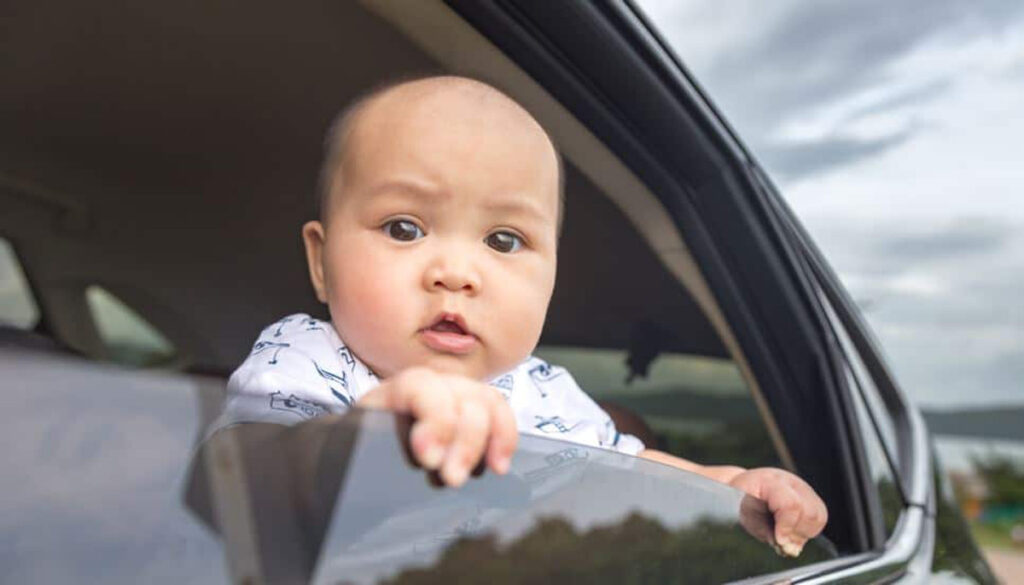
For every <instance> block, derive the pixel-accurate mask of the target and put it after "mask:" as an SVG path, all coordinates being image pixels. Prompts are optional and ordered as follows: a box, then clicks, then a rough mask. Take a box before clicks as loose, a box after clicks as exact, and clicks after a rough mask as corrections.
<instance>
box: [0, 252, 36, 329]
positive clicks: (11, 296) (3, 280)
mask: <svg viewBox="0 0 1024 585" xmlns="http://www.w3.org/2000/svg"><path fill="white" fill-rule="evenodd" d="M38 321H39V308H38V307H37V306H36V302H35V299H33V298H32V291H31V290H30V289H29V288H28V281H27V280H26V279H25V273H24V272H22V270H21V264H20V263H19V262H18V257H17V256H15V255H14V248H12V247H11V245H10V244H9V243H8V242H7V240H5V239H3V238H0V325H5V326H8V327H17V328H18V329H32V328H33V327H35V325H36V323H37V322H38Z"/></svg>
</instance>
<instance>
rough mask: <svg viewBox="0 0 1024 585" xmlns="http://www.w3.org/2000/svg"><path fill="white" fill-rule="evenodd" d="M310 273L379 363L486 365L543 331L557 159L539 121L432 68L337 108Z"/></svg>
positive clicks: (368, 358) (524, 349) (360, 347)
mask: <svg viewBox="0 0 1024 585" xmlns="http://www.w3.org/2000/svg"><path fill="white" fill-rule="evenodd" d="M324 165H325V166H324V170H323V172H322V181H321V183H322V190H323V193H322V195H321V197H322V201H321V206H320V208H321V212H320V221H311V222H309V223H307V224H306V225H304V226H303V229H302V235H303V240H304V242H305V245H306V256H307V260H308V262H309V271H310V278H311V280H312V282H313V287H314V289H315V291H316V294H317V297H318V298H319V299H320V301H321V302H325V303H327V304H328V306H329V308H330V313H331V321H332V323H333V324H334V328H335V329H336V330H337V331H338V334H339V335H340V336H341V337H342V339H344V340H345V343H346V344H347V345H348V346H349V348H350V349H351V350H352V351H353V352H354V353H355V354H356V355H357V356H358V357H359V358H360V359H361V360H363V361H364V362H365V363H366V364H367V365H369V366H370V367H371V368H372V369H373V370H374V371H375V372H377V373H378V374H379V375H380V376H382V377H388V376H391V375H393V374H395V373H397V372H399V371H401V370H403V369H406V368H409V367H412V366H427V367H430V368H432V369H434V370H437V371H441V372H447V373H459V374H463V375H466V376H469V377H471V378H475V379H479V380H486V379H488V378H490V377H493V376H495V375H497V374H499V373H501V372H504V371H507V370H509V369H511V368H512V367H513V366H515V365H516V364H517V363H519V362H520V361H522V360H523V359H524V358H526V357H527V356H528V355H529V354H530V352H532V351H533V349H534V348H535V347H536V345H537V341H538V339H539V338H540V333H541V329H542V327H543V325H544V317H545V314H546V313H547V307H548V303H549V301H550V300H551V293H552V290H553V288H554V283H555V257H556V255H555V252H556V244H557V239H558V228H559V221H560V214H561V193H560V191H561V186H560V184H561V177H560V164H559V159H558V155H557V153H556V151H555V148H554V146H553V144H552V142H551V140H550V139H549V137H548V135H547V134H546V133H545V132H544V130H543V128H541V126H540V124H538V123H537V121H536V120H534V119H533V117H532V116H530V114H529V113H528V112H527V111H526V110H525V109H523V108H522V107H521V106H520V105H519V104H517V103H516V102H514V101H513V100H512V99H510V98H509V97H508V96H506V95H504V94H503V93H501V92H499V91H498V90H496V89H494V88H493V87H490V86H488V85H486V84H484V83H481V82H478V81H474V80H471V79H465V78H460V77H432V78H426V79H420V80H416V81H410V82H404V83H400V84H396V85H392V86H389V87H387V88H384V89H382V90H379V91H377V92H374V93H373V94H371V95H370V96H369V97H367V98H364V99H363V100H360V101H359V102H357V103H356V104H355V105H354V106H353V107H351V108H350V109H349V110H347V111H346V113H344V114H343V115H342V117H341V118H340V119H339V122H338V123H337V124H336V126H335V128H334V131H333V132H332V133H331V135H330V137H329V144H328V148H327V156H326V159H325V162H324Z"/></svg>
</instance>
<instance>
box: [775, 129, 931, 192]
mask: <svg viewBox="0 0 1024 585" xmlns="http://www.w3.org/2000/svg"><path fill="white" fill-rule="evenodd" d="M912 133H913V131H912V130H910V129H908V130H904V131H902V132H898V133H895V134H892V135H890V136H884V137H882V138H876V139H870V140H858V139H854V138H841V137H829V138H825V139H822V140H815V141H805V142H800V143H768V144H765V145H763V146H762V148H760V149H759V152H760V153H761V159H762V160H763V161H764V162H765V164H766V165H767V166H768V168H770V169H772V171H773V172H774V174H776V175H778V176H779V177H780V178H782V179H790V180H792V179H795V178H798V177H806V176H810V175H813V174H815V173H819V172H822V171H826V170H828V169H831V168H834V167H838V166H844V165H849V164H852V163H854V162H856V161H858V160H861V159H864V158H868V157H872V156H875V155H877V154H880V153H882V152H885V151H886V150H889V149H890V148H893V147H895V146H898V145H900V144H903V143H904V142H906V140H907V139H908V138H909V137H910V136H911V134H912Z"/></svg>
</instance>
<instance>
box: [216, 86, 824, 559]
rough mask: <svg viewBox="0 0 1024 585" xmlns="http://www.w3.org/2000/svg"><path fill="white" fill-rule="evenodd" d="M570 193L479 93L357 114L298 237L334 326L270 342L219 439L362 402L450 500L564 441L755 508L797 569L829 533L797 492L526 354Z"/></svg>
mask: <svg viewBox="0 0 1024 585" xmlns="http://www.w3.org/2000/svg"><path fill="white" fill-rule="evenodd" d="M561 182H562V176H561V164H560V159H559V157H558V154H557V152H556V151H555V148H554V145H553V144H552V141H551V140H550V138H549V137H548V135H547V133H546V132H545V131H544V129H543V128H541V126H540V124H539V123H538V122H537V121H536V120H534V119H533V117H532V116H531V115H530V114H529V113H527V111H526V110H525V109H523V108H522V107H521V106H520V105H519V104H517V103H516V102H515V101H513V100H512V99H510V98H509V97H508V96H506V95H504V94H503V93H501V92H499V91H498V90H496V89H494V88H493V87H490V86H488V85H486V84H484V83H481V82H478V81H474V80H471V79H466V78H460V77H432V78H425V79H419V80H415V81H407V82H403V83H398V84H393V85H391V86H388V87H386V88H384V89H381V90H378V91H376V92H374V93H373V94H371V95H370V96H368V97H366V98H364V99H362V100H360V101H359V102H357V103H356V104H355V105H353V106H351V107H350V108H349V109H348V110H347V111H346V113H345V114H343V116H342V117H341V118H339V121H338V122H337V123H336V125H335V126H334V130H333V132H332V134H331V136H330V137H329V141H328V147H327V156H326V159H325V161H324V166H323V170H322V174H321V201H320V221H310V222H308V223H307V224H305V225H304V226H303V228H302V237H303V241H304V243H305V247H306V257H307V261H308V264H309V274H310V279H311V280H312V284H313V288H314V290H315V291H316V295H317V298H318V299H319V300H320V301H321V302H323V303H326V304H327V305H328V307H329V309H330V315H331V321H330V323H326V322H322V321H318V320H316V319H311V318H309V317H308V316H306V315H293V316H292V317H288V318H285V319H283V320H282V321H279V322H278V323H275V324H273V325H271V326H270V327H268V328H267V329H265V330H264V331H263V333H262V334H261V336H260V338H259V340H258V341H257V343H256V345H255V347H254V349H253V352H252V354H251V355H250V356H249V357H248V358H247V359H246V361H245V362H244V363H243V364H242V365H241V366H240V367H239V369H238V370H237V371H235V373H234V374H233V375H232V376H231V380H230V382H229V385H228V399H227V401H226V403H225V409H224V412H223V414H222V417H221V419H220V421H219V426H224V425H227V424H233V423H236V422H248V421H275V422H282V423H286V424H291V423H295V422H300V421H302V420H303V419H307V418H312V417H315V416H319V415H323V414H331V413H334V414H340V413H343V412H345V411H346V410H347V409H348V408H349V407H351V406H353V405H357V406H361V407H367V408H381V409H388V410H392V411H395V412H401V413H408V414H410V415H411V416H412V417H413V419H414V420H415V422H414V424H413V426H412V429H411V432H410V436H409V443H410V444H409V448H410V451H411V453H412V454H413V457H414V458H415V459H416V460H417V462H418V463H419V464H420V465H421V466H422V467H424V468H425V469H427V470H434V471H437V472H438V474H439V475H440V477H441V479H442V480H443V481H444V482H445V483H447V484H448V485H451V486H459V485H461V484H462V483H463V482H465V481H466V479H467V477H468V475H469V473H470V472H471V470H472V469H473V468H474V467H476V466H477V464H478V463H480V462H481V461H482V462H484V463H485V464H486V465H487V467H489V468H490V469H491V470H493V471H494V472H496V473H499V474H503V473H505V472H507V471H508V469H509V463H510V460H511V456H512V454H513V452H514V450H515V448H516V443H517V439H518V433H519V432H530V433H536V434H549V436H550V434H554V436H557V437H558V438H562V439H566V440H570V441H575V442H580V443H585V444H589V445H593V446H599V447H605V448H610V449H615V450H618V451H621V452H625V453H628V454H632V455H639V456H640V457H644V458H647V459H651V460H654V461H659V462H662V463H666V464H669V465H673V466H675V467H679V468H681V469H685V470H688V471H692V472H696V473H699V474H701V475H704V476H706V477H709V478H712V479H715V480H718V481H721V482H723V483H727V484H730V485H732V486H735V487H737V488H739V489H741V490H744V491H746V492H747V493H750V494H752V495H754V496H756V497H758V498H761V499H763V500H765V501H766V502H767V503H768V506H769V508H770V509H771V510H772V512H773V514H774V516H775V522H776V527H775V535H774V536H775V540H776V543H777V544H778V546H779V547H780V548H781V549H782V550H783V551H784V552H785V553H787V554H790V555H794V556H795V555H797V554H799V552H800V550H801V549H802V547H803V545H804V543H805V542H806V541H807V540H808V539H809V538H812V537H814V536H815V535H817V534H818V533H819V532H820V531H821V530H822V528H823V527H824V525H825V521H826V510H825V506H824V504H823V503H822V501H821V499H820V498H819V497H818V496H817V494H815V492H814V490H813V489H811V487H810V486H808V485H807V484H806V483H805V482H804V481H803V480H801V479H800V478H798V477H796V476H795V475H793V474H791V473H789V472H786V471H783V470H781V469H768V468H765V469H753V470H745V469H742V468H739V467H733V466H703V465H699V464H696V463H693V462H690V461H687V460H685V459H681V458H678V457H675V456H673V455H669V454H667V453H662V452H659V451H655V450H652V449H646V448H645V447H644V445H643V443H642V442H641V441H640V440H638V439H637V438H635V437H633V436H630V435H625V434H622V433H619V432H618V431H617V430H616V428H615V424H614V422H613V421H612V419H611V418H610V417H609V416H608V414H607V413H605V412H604V411H603V410H602V409H601V408H600V407H599V406H598V405H597V404H596V403H595V402H594V401H593V400H591V399H590V398H589V397H588V396H587V395H586V394H585V393H584V392H583V391H582V390H580V388H579V387H578V386H577V385H576V383H575V382H574V381H573V379H572V377H571V376H570V375H569V374H568V373H567V372H566V371H565V370H564V369H562V368H559V367H555V366H549V365H548V364H546V363H545V362H543V361H542V360H539V359H537V358H533V357H531V356H530V354H531V352H532V351H533V350H534V348H535V347H536V346H537V342H538V340H539V338H540V334H541V329H542V327H543V325H544V318H545V314H546V312H547V308H548V303H549V301H550V300H551V294H552V290H553V287H554V284H555V266H556V258H557V248H558V235H559V230H560V224H561V221H562V213H563V209H562V208H563V203H562V194H561V190H562V188H561ZM488 382H489V383H488Z"/></svg>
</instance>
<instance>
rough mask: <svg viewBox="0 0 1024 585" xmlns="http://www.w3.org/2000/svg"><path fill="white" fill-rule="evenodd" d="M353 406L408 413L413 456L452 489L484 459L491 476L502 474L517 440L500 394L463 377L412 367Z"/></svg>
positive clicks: (513, 420) (506, 407)
mask: <svg viewBox="0 0 1024 585" xmlns="http://www.w3.org/2000/svg"><path fill="white" fill-rule="evenodd" d="M358 404H359V405H360V406H366V407H369V408H383V409H386V410H392V411H394V412H400V413H407V414H410V415H412V417H413V419H415V422H414V423H413V425H412V430H411V432H410V433H409V447H410V450H411V451H412V455H413V457H414V458H415V459H416V462H417V463H419V464H420V465H422V466H423V467H424V468H425V469H429V470H437V471H438V473H439V475H440V476H441V479H442V481H444V483H446V484H448V485H450V486H453V487H457V486H460V485H462V484H463V483H464V482H465V481H466V478H467V477H468V476H469V473H470V472H471V471H472V470H473V468H474V467H476V465H477V463H478V462H480V460H481V459H483V458H485V461H486V463H487V466H488V467H490V468H491V469H492V470H493V471H495V472H496V473H499V474H504V473H506V472H507V471H508V468H509V464H510V463H511V459H512V453H513V452H514V451H515V449H516V444H517V443H518V441H519V434H518V432H517V430H516V419H515V416H514V415H513V414H512V408H511V407H509V405H508V403H506V402H505V399H504V398H502V396H501V394H499V393H498V392H497V391H496V390H495V389H494V388H492V387H490V386H487V385H486V384H483V383H481V382H477V381H476V380H472V379H470V378H466V377H463V376H456V375H451V374H439V373H437V372H434V371H432V370H428V369H426V368H411V369H408V370H405V371H403V372H401V373H399V374H397V375H395V376H392V377H390V378H388V379H387V380H385V381H383V382H381V384H380V385H379V386H377V387H376V388H374V389H373V390H371V391H369V392H367V393H366V394H365V395H364V396H363V397H362V399H360V400H359V403H358Z"/></svg>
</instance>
